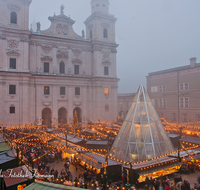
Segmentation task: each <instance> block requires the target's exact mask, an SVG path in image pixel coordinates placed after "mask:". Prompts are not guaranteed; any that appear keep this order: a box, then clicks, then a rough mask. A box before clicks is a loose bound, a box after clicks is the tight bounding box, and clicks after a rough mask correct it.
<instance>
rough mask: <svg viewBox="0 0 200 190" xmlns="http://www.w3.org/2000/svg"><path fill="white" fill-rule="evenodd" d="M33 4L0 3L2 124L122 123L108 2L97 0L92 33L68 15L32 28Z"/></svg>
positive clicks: (90, 24)
mask: <svg viewBox="0 0 200 190" xmlns="http://www.w3.org/2000/svg"><path fill="white" fill-rule="evenodd" d="M31 1H32V0H0V107H1V108H2V109H1V110H0V123H2V124H27V123H32V124H38V125H40V124H44V125H55V126H57V124H58V123H71V121H72V119H73V115H74V113H75V111H76V112H77V115H78V119H79V122H87V121H89V120H90V121H105V122H107V121H110V122H112V121H116V119H117V89H118V81H119V79H118V78H117V76H116V53H117V51H116V48H117V46H118V45H117V44H116V42H115V22H116V18H115V17H114V16H113V15H110V14H109V2H108V0H91V15H90V16H89V17H88V18H87V19H86V21H85V22H84V23H85V26H86V33H85V32H84V31H82V36H79V35H78V34H76V33H75V32H74V30H73V24H74V23H75V21H73V20H72V19H71V18H70V17H67V16H66V15H65V14H64V6H63V5H62V6H61V10H60V15H55V14H54V15H53V16H50V17H49V18H48V19H49V20H50V21H51V26H50V27H49V28H48V29H47V30H44V31H42V30H41V25H40V23H39V22H38V23H37V32H33V31H32V30H29V6H30V4H31Z"/></svg>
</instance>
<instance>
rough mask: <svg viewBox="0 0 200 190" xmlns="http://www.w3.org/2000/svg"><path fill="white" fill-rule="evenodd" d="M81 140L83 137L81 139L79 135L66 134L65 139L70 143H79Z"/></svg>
mask: <svg viewBox="0 0 200 190" xmlns="http://www.w3.org/2000/svg"><path fill="white" fill-rule="evenodd" d="M61 136H62V135H61ZM61 136H59V137H61ZM64 139H65V136H64ZM83 140H84V139H82V138H80V137H76V136H74V135H67V141H69V142H72V143H79V142H81V141H83Z"/></svg>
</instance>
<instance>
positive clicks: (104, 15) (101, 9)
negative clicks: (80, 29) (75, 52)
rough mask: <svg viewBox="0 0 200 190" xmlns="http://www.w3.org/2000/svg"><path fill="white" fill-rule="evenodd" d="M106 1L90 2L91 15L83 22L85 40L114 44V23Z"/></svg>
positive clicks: (94, 0)
mask: <svg viewBox="0 0 200 190" xmlns="http://www.w3.org/2000/svg"><path fill="white" fill-rule="evenodd" d="M116 20H117V19H116V18H115V17H114V16H113V15H110V14H109V2H108V0H91V15H90V16H89V17H88V18H87V20H86V21H85V25H86V38H87V39H90V40H98V41H103V42H110V43H115V21H116Z"/></svg>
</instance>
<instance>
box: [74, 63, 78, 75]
mask: <svg viewBox="0 0 200 190" xmlns="http://www.w3.org/2000/svg"><path fill="white" fill-rule="evenodd" d="M74 74H75V75H79V65H74Z"/></svg>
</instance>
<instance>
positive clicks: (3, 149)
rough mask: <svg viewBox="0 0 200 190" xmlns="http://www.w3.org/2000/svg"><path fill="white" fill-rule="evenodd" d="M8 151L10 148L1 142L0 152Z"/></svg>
mask: <svg viewBox="0 0 200 190" xmlns="http://www.w3.org/2000/svg"><path fill="white" fill-rule="evenodd" d="M6 150H10V146H9V145H8V143H7V142H1V143H0V152H3V151H6Z"/></svg>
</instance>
